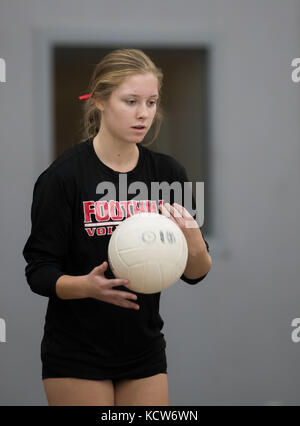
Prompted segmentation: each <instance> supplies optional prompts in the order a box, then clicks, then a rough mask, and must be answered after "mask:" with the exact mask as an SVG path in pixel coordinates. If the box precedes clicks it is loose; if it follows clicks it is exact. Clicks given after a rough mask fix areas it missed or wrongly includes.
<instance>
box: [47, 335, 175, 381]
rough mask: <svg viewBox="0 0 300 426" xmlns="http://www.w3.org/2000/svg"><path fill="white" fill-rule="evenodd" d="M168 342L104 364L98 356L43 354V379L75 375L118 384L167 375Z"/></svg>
mask: <svg viewBox="0 0 300 426" xmlns="http://www.w3.org/2000/svg"><path fill="white" fill-rule="evenodd" d="M165 346H166V345H165V342H164V341H163V345H162V344H160V345H158V346H157V347H152V348H151V349H150V350H147V351H144V352H143V353H141V354H140V355H139V356H137V357H136V356H135V357H133V358H127V359H120V360H119V361H116V360H113V362H112V361H111V362H110V364H109V365H108V364H107V365H104V364H103V363H100V362H99V360H98V359H97V358H95V359H94V358H91V359H87V358H86V354H83V355H82V357H80V354H78V356H77V357H76V358H75V356H74V358H73V359H64V358H62V357H61V356H60V357H58V356H53V355H50V354H46V353H44V354H42V356H41V359H42V379H43V380H44V379H47V378H50V377H56V378H58V377H74V378H79V379H90V380H107V379H111V380H112V381H113V382H114V383H116V382H117V381H118V380H122V379H140V378H143V377H150V376H153V375H155V374H159V373H165V374H167V358H166V351H165Z"/></svg>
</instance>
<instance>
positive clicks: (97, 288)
mask: <svg viewBox="0 0 300 426" xmlns="http://www.w3.org/2000/svg"><path fill="white" fill-rule="evenodd" d="M107 267H108V263H107V262H103V263H102V264H101V265H99V266H96V267H95V268H94V269H93V270H92V271H91V272H90V273H89V274H88V275H86V284H87V297H93V298H95V299H98V300H102V301H103V302H107V303H112V304H113V305H117V306H122V307H123V308H133V309H139V305H137V304H136V303H133V302H129V300H128V299H131V300H137V295H136V294H133V293H130V292H127V291H119V290H113V287H117V286H120V285H123V286H126V285H128V283H129V281H128V280H125V279H122V278H112V279H108V278H106V277H105V276H104V272H105V271H106V269H107Z"/></svg>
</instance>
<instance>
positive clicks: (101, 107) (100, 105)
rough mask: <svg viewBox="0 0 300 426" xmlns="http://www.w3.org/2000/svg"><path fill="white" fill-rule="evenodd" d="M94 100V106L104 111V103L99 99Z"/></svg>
mask: <svg viewBox="0 0 300 426" xmlns="http://www.w3.org/2000/svg"><path fill="white" fill-rule="evenodd" d="M94 102H95V105H96V107H97V108H98V109H100V111H101V112H102V111H104V104H103V103H102V102H99V101H94Z"/></svg>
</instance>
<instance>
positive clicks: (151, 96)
mask: <svg viewBox="0 0 300 426" xmlns="http://www.w3.org/2000/svg"><path fill="white" fill-rule="evenodd" d="M125 95H126V96H136V97H137V98H139V95H136V94H134V93H127V94H125ZM154 96H155V97H157V98H159V95H150V96H148V97H149V98H153V97H154Z"/></svg>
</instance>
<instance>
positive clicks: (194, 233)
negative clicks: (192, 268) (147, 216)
mask: <svg viewBox="0 0 300 426" xmlns="http://www.w3.org/2000/svg"><path fill="white" fill-rule="evenodd" d="M159 209H160V211H161V213H162V214H163V215H164V216H166V217H168V218H169V219H171V220H172V221H173V222H174V223H176V225H177V226H179V228H180V229H181V231H182V232H183V234H184V236H185V238H186V242H187V244H188V250H189V253H190V252H199V250H201V251H202V250H203V249H204V248H205V250H206V244H205V241H204V240H203V237H202V233H201V231H200V228H199V226H198V223H197V222H196V221H195V219H194V218H193V216H191V215H190V213H189V212H188V211H187V210H186V209H185V208H184V207H183V206H181V205H180V204H177V203H173V204H172V205H171V204H169V203H165V204H161V205H160V206H159Z"/></svg>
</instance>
